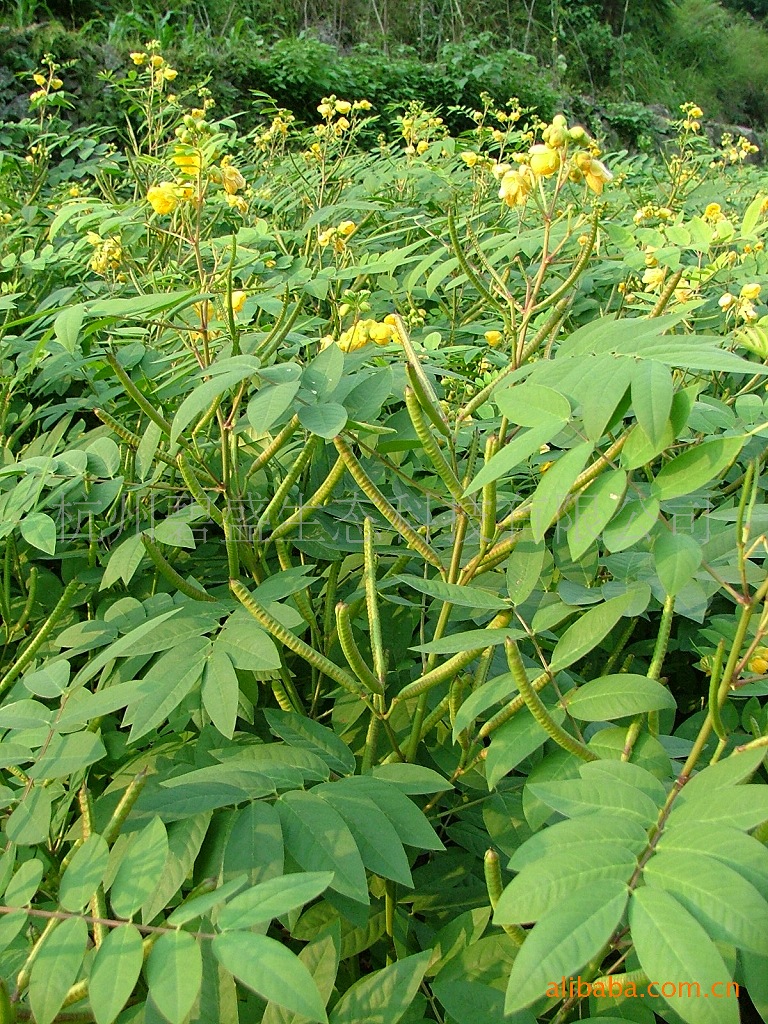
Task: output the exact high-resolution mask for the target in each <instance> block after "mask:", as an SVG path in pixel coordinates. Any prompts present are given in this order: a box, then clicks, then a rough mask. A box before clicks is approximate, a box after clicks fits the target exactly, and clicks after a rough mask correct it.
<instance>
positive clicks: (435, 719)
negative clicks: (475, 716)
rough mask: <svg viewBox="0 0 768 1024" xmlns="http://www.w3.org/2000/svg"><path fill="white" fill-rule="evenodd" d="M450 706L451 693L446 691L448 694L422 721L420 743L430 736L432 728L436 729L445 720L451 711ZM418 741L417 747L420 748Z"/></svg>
mask: <svg viewBox="0 0 768 1024" xmlns="http://www.w3.org/2000/svg"><path fill="white" fill-rule="evenodd" d="M449 707H450V694H449V693H446V695H445V696H444V697H443V699H442V700H441V701H440V702H439V704H436V705H435V707H434V708H432V710H431V711H430V712H429V714H428V715H426V716H425V718H424V720H423V722H422V723H421V729H420V730H419V737H418V743H421V742H422V741H423V740H424V739H425V738H426V737H427V736H429V734H430V733H431V732H432V730H433V729H435V728H436V727H437V726H438V725H439V724H440V722H442V721H443V719H444V718H445V716H446V714H448V713H449ZM418 743H417V744H416V748H418Z"/></svg>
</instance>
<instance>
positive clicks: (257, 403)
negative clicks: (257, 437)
mask: <svg viewBox="0 0 768 1024" xmlns="http://www.w3.org/2000/svg"><path fill="white" fill-rule="evenodd" d="M298 390H299V381H297V380H294V381H288V382H287V383H285V384H266V385H265V386H264V387H263V388H261V389H260V390H259V391H257V392H256V394H255V395H254V396H253V398H252V399H251V400H250V402H249V403H248V409H247V416H248V422H249V423H250V425H251V427H252V428H253V429H254V430H256V431H258V433H259V434H263V433H265V432H266V431H268V430H269V429H270V427H271V426H272V425H273V424H274V423H276V422H277V421H278V420H279V419H280V417H281V416H282V415H283V413H285V412H287V411H288V410H289V409H290V408H291V404H292V402H293V400H294V398H295V397H296V392H297V391H298Z"/></svg>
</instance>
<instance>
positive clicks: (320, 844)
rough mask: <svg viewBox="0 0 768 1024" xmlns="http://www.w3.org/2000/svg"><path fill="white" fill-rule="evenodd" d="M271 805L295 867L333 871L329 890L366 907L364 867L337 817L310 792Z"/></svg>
mask: <svg viewBox="0 0 768 1024" xmlns="http://www.w3.org/2000/svg"><path fill="white" fill-rule="evenodd" d="M406 799H407V798H406ZM275 806H276V808H277V811H278V814H279V815H280V824H281V825H282V828H283V837H284V840H285V846H286V850H287V851H288V852H289V853H290V854H291V856H292V857H293V859H294V860H295V861H296V862H297V864H300V865H301V867H303V868H304V869H305V870H306V871H333V873H334V879H333V883H332V888H334V889H335V890H336V891H337V892H340V893H342V894H343V895H344V896H349V898H350V899H353V900H357V902H359V903H364V904H366V905H367V904H368V902H369V898H368V883H367V880H366V877H365V868H364V867H363V862H362V859H361V857H360V851H359V850H358V848H357V844H356V843H355V840H354V839H353V837H352V833H351V832H350V830H349V828H348V826H347V824H346V823H345V821H344V819H343V818H342V817H341V815H340V814H338V812H337V811H335V810H334V809H333V808H332V807H331V806H330V805H329V804H328V803H326V801H325V800H322V799H320V797H319V796H316V795H315V794H314V793H313V792H310V793H302V792H291V793H284V794H283V795H282V796H281V797H280V799H279V800H278V801H277V803H276V804H275ZM278 1002H279V1000H278Z"/></svg>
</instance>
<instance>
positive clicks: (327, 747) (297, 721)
mask: <svg viewBox="0 0 768 1024" xmlns="http://www.w3.org/2000/svg"><path fill="white" fill-rule="evenodd" d="M264 717H265V718H266V720H267V723H268V725H269V727H270V729H271V730H272V732H273V733H274V734H275V735H276V736H279V737H280V738H281V739H283V740H285V742H286V743H288V744H290V745H291V746H292V747H299V748H300V749H302V750H309V751H311V753H313V754H315V755H316V756H317V757H319V758H320V759H321V760H323V761H325V763H326V764H327V765H328V767H329V768H330V769H331V771H333V772H336V774H337V775H353V774H354V772H355V755H354V754H353V753H352V751H351V750H350V749H349V747H348V746H347V745H346V743H344V741H343V740H341V739H339V737H338V736H337V735H336V733H335V732H334V731H333V730H332V729H328V728H327V727H326V726H324V725H321V724H320V722H315V721H314V720H313V719H311V718H306V717H305V716H304V715H296V714H294V713H293V712H291V711H279V710H277V708H265V709H264Z"/></svg>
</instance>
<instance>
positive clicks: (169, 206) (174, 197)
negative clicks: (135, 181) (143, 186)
mask: <svg viewBox="0 0 768 1024" xmlns="http://www.w3.org/2000/svg"><path fill="white" fill-rule="evenodd" d="M178 201H179V195H178V189H177V188H176V185H174V183H173V182H172V181H163V182H161V183H160V184H159V185H152V187H151V188H150V189H149V190H148V191H147V202H148V203H149V205H150V206H151V207H152V209H153V210H154V211H155V213H159V214H166V213H171V212H172V211H173V210H175V209H176V206H177V204H178Z"/></svg>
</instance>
